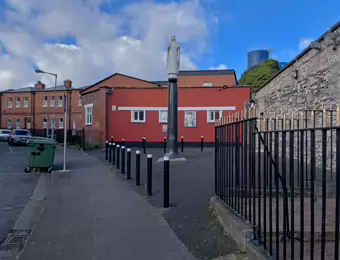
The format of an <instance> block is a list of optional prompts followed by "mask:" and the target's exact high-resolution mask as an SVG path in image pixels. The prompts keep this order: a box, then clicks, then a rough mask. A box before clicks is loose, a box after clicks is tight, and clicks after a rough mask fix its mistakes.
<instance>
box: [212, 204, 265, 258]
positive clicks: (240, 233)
mask: <svg viewBox="0 0 340 260" xmlns="http://www.w3.org/2000/svg"><path fill="white" fill-rule="evenodd" d="M210 207H211V208H212V210H213V211H214V213H215V214H216V216H217V218H218V219H219V221H220V223H221V224H222V227H223V229H224V230H225V232H226V233H228V234H229V235H230V236H231V237H232V238H233V239H235V241H236V243H237V244H238V245H239V246H240V248H241V250H242V251H243V252H246V253H248V255H249V256H250V259H253V260H264V259H267V257H266V255H265V254H264V253H263V252H262V250H261V249H260V248H258V247H257V246H256V245H255V244H254V243H253V242H252V233H253V230H252V227H251V225H250V224H249V223H246V222H245V221H244V220H243V219H241V218H240V217H239V216H237V215H236V214H235V213H234V212H233V211H231V210H230V209H229V208H228V207H226V206H225V205H224V204H223V203H222V202H221V200H220V199H219V198H217V197H212V198H211V200H210Z"/></svg>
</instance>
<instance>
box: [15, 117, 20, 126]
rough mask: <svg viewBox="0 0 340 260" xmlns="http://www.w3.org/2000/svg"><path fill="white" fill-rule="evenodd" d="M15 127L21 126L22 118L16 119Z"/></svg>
mask: <svg viewBox="0 0 340 260" xmlns="http://www.w3.org/2000/svg"><path fill="white" fill-rule="evenodd" d="M15 128H20V119H19V118H17V119H15Z"/></svg>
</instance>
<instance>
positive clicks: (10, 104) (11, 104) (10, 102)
mask: <svg viewBox="0 0 340 260" xmlns="http://www.w3.org/2000/svg"><path fill="white" fill-rule="evenodd" d="M12 106H13V98H11V97H9V98H8V99H7V107H8V108H12Z"/></svg>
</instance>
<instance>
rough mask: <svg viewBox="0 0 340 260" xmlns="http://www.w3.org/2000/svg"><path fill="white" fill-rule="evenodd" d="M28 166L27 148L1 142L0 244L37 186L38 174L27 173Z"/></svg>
mask: <svg viewBox="0 0 340 260" xmlns="http://www.w3.org/2000/svg"><path fill="white" fill-rule="evenodd" d="M26 164H27V152H26V147H20V146H14V147H12V146H11V147H9V146H8V145H7V144H6V143H1V142H0V242H1V241H2V240H3V239H4V238H5V236H6V235H7V233H8V232H9V231H10V230H11V229H12V228H13V225H14V224H15V221H16V220H17V218H18V216H19V215H20V213H21V212H22V210H23V208H24V207H25V205H26V203H27V201H28V200H29V198H30V197H31V195H32V193H33V190H34V189H35V187H36V185H37V182H38V178H39V176H38V174H32V173H25V172H24V169H25V167H26Z"/></svg>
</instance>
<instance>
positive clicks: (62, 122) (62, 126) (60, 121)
mask: <svg viewBox="0 0 340 260" xmlns="http://www.w3.org/2000/svg"><path fill="white" fill-rule="evenodd" d="M59 128H64V118H62V117H60V118H59Z"/></svg>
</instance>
